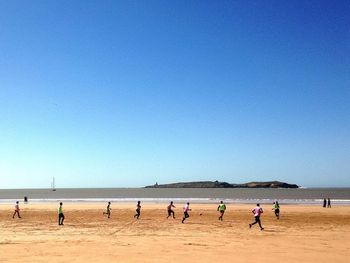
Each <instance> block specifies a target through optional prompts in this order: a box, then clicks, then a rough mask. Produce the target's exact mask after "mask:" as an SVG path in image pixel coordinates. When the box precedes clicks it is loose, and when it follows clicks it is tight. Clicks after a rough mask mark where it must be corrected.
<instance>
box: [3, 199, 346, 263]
mask: <svg viewBox="0 0 350 263" xmlns="http://www.w3.org/2000/svg"><path fill="white" fill-rule="evenodd" d="M166 205H167V204H142V212H141V218H140V219H139V220H135V219H133V214H134V206H135V204H125V203H123V204H120V203H118V204H117V203H115V204H112V209H113V210H112V216H111V218H110V219H108V218H107V217H106V216H103V214H102V213H103V210H104V209H105V204H100V203H95V204H81V203H79V204H78V203H76V204H64V211H65V217H66V220H65V225H64V226H58V224H57V208H58V206H57V204H28V205H21V215H22V218H21V219H17V218H16V219H12V213H13V205H1V206H0V262H215V261H218V262H259V261H260V262H280V261H281V260H283V262H297V261H299V262H325V263H326V262H327V263H328V262H348V260H349V256H350V246H349V244H350V207H349V206H334V207H333V208H331V209H325V208H322V207H316V206H298V205H287V206H283V205H282V207H281V219H280V220H277V219H276V218H275V217H274V213H273V211H272V210H271V208H272V206H269V205H262V208H263V209H264V211H265V212H264V214H263V216H262V223H263V226H264V227H265V230H264V231H260V229H259V227H258V226H253V228H252V229H249V227H248V224H249V223H250V222H252V221H253V215H252V213H251V209H252V208H253V207H252V206H251V205H228V209H227V212H226V214H225V217H224V221H223V222H219V221H218V212H217V211H216V207H217V205H213V204H207V205H204V204H193V205H191V208H192V211H191V212H190V218H189V219H188V220H187V221H186V222H185V224H181V217H182V206H183V204H175V205H177V208H176V209H175V212H176V219H170V218H169V219H166Z"/></svg>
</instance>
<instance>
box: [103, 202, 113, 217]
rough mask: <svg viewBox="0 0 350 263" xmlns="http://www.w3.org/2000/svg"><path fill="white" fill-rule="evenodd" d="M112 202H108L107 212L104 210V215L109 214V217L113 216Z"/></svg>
mask: <svg viewBox="0 0 350 263" xmlns="http://www.w3.org/2000/svg"><path fill="white" fill-rule="evenodd" d="M111 210H112V209H111V202H108V205H107V208H106V212H103V214H104V215H108V218H111Z"/></svg>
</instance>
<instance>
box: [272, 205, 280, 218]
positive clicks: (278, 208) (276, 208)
mask: <svg viewBox="0 0 350 263" xmlns="http://www.w3.org/2000/svg"><path fill="white" fill-rule="evenodd" d="M272 210H275V216H276V218H277V219H280V204H279V203H278V201H276V202H273V208H272Z"/></svg>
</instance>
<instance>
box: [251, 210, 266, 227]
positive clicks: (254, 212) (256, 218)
mask: <svg viewBox="0 0 350 263" xmlns="http://www.w3.org/2000/svg"><path fill="white" fill-rule="evenodd" d="M252 212H253V214H254V217H255V222H254V223H251V224H249V228H251V227H252V225H255V224H256V223H258V224H259V226H260V229H261V230H264V228H263V227H262V226H261V222H260V215H261V214H262V213H263V210H262V208H261V207H260V204H256V207H255V208H254V209H253V210H252Z"/></svg>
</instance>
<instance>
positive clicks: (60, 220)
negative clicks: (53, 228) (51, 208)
mask: <svg viewBox="0 0 350 263" xmlns="http://www.w3.org/2000/svg"><path fill="white" fill-rule="evenodd" d="M62 206H63V203H62V202H61V203H60V207H59V208H58V225H59V226H63V221H64V214H63V207H62Z"/></svg>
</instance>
